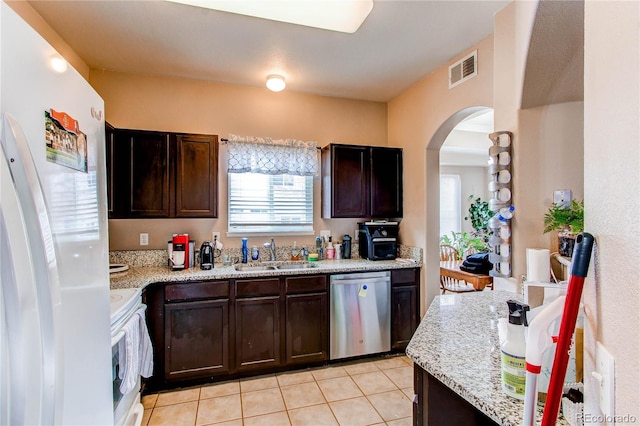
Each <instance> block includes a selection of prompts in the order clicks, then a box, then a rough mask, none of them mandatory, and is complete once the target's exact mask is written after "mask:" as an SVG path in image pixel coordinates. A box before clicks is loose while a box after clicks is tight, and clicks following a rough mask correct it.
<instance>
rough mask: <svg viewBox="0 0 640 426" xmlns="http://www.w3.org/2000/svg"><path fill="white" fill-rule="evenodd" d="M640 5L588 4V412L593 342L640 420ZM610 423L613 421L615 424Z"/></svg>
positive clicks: (618, 402) (618, 408) (619, 397)
mask: <svg viewBox="0 0 640 426" xmlns="http://www.w3.org/2000/svg"><path fill="white" fill-rule="evenodd" d="M639 27H640V3H639V2H635V1H634V2H625V1H614V2H591V1H588V2H586V3H585V67H584V68H585V73H584V74H585V76H584V83H585V84H584V106H585V108H584V113H585V119H584V138H585V140H584V154H585V169H584V180H585V182H584V192H585V227H586V229H587V230H588V231H590V232H591V233H593V235H594V236H595V237H596V244H597V248H596V254H595V260H596V261H595V265H594V264H593V263H592V267H591V270H590V274H589V278H588V280H587V282H586V284H585V294H584V302H585V311H586V313H587V316H588V320H587V322H586V328H585V346H586V352H585V369H586V372H585V373H586V374H585V388H586V390H587V392H586V403H587V405H586V407H585V408H586V410H588V412H590V413H598V411H597V409H596V408H595V406H596V402H597V395H598V394H597V384H596V382H595V380H594V379H593V378H592V377H591V375H590V371H591V370H592V368H593V362H594V358H595V341H596V340H598V341H600V342H602V343H603V344H604V346H605V347H606V348H607V350H608V351H609V352H610V353H611V354H612V355H613V356H614V358H615V413H616V415H619V416H624V415H630V416H635V419H636V420H635V421H633V422H629V421H627V422H623V421H619V422H618V424H631V423H636V422H638V421H640V371H639V370H638V365H639V362H638V354H639V353H640V333H639V332H638V324H640V263H638V235H640V193H639V192H638V188H640V119H639V116H638V115H639V112H640V83H639V78H640V72H639V70H640V36H639V33H638V28H639ZM610 424H612V423H611V422H610Z"/></svg>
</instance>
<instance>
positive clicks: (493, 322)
mask: <svg viewBox="0 0 640 426" xmlns="http://www.w3.org/2000/svg"><path fill="white" fill-rule="evenodd" d="M509 299H516V300H522V298H521V297H520V296H519V295H517V294H515V293H511V292H507V291H501V290H495V291H488V290H485V291H479V292H472V293H458V294H445V295H441V296H436V298H435V299H434V300H433V302H432V303H431V306H429V309H428V311H427V313H426V314H425V316H424V318H423V320H422V322H421V323H420V326H419V327H418V329H417V330H416V332H415V334H414V335H413V338H412V339H411V342H410V343H409V345H408V346H407V355H408V356H409V357H410V358H411V359H412V360H413V362H415V363H416V365H418V366H419V367H421V368H422V369H424V370H425V371H426V372H427V373H429V374H431V375H432V376H434V377H435V378H436V379H438V380H440V381H441V382H442V383H443V384H445V385H446V386H447V387H449V388H450V389H452V390H453V391H454V392H455V393H456V394H458V395H460V396H461V397H462V398H463V399H465V400H466V401H467V402H469V403H470V404H471V405H473V406H474V407H475V408H477V409H478V410H480V411H481V412H483V413H484V414H486V415H487V416H488V417H489V418H491V419H492V420H493V421H495V422H497V423H498V424H501V425H520V424H522V417H523V412H524V402H523V401H520V400H517V399H515V398H512V397H510V396H507V395H506V394H505V393H503V392H502V389H501V376H500V344H499V339H498V319H499V318H506V317H507V315H508V308H507V304H506V301H507V300H509ZM541 418H542V408H541V406H540V405H538V416H537V419H538V421H540V419H541ZM557 424H568V423H566V421H565V420H564V418H561V419H559V420H558V423H557Z"/></svg>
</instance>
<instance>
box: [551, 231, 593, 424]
mask: <svg viewBox="0 0 640 426" xmlns="http://www.w3.org/2000/svg"><path fill="white" fill-rule="evenodd" d="M592 248H593V235H591V234H588V233H582V234H579V235H578V237H577V238H576V244H575V248H574V252H573V258H572V259H571V277H570V278H569V284H568V288H567V297H566V299H565V304H564V309H563V312H562V320H561V322H560V332H559V333H558V344H557V346H556V352H555V356H554V358H553V367H552V369H551V377H550V378H549V389H548V392H547V399H546V402H545V405H544V412H543V414H542V423H541V425H542V426H553V425H555V424H556V420H557V419H558V412H559V411H560V401H561V399H562V388H563V386H564V378H565V376H566V374H567V365H568V364H569V349H570V347H571V337H572V336H573V332H574V331H575V328H576V321H577V319H578V310H579V309H580V298H581V297H582V287H583V285H584V279H585V277H586V276H587V272H588V270H589V262H590V260H591V250H592Z"/></svg>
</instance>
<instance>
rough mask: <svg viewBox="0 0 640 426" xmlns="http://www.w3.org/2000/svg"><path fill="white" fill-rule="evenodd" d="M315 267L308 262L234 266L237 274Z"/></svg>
mask: <svg viewBox="0 0 640 426" xmlns="http://www.w3.org/2000/svg"><path fill="white" fill-rule="evenodd" d="M315 267H316V265H315V264H313V263H309V262H300V263H275V262H268V263H267V262H265V263H256V264H245V265H235V270H236V271H238V272H270V271H279V270H280V271H286V270H292V269H308V268H315Z"/></svg>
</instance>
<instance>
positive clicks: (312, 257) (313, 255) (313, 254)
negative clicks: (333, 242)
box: [308, 253, 318, 262]
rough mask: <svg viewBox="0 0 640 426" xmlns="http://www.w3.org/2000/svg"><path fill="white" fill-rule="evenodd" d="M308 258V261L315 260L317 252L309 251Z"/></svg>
mask: <svg viewBox="0 0 640 426" xmlns="http://www.w3.org/2000/svg"><path fill="white" fill-rule="evenodd" d="M308 259H309V262H317V261H318V253H309V256H308Z"/></svg>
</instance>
